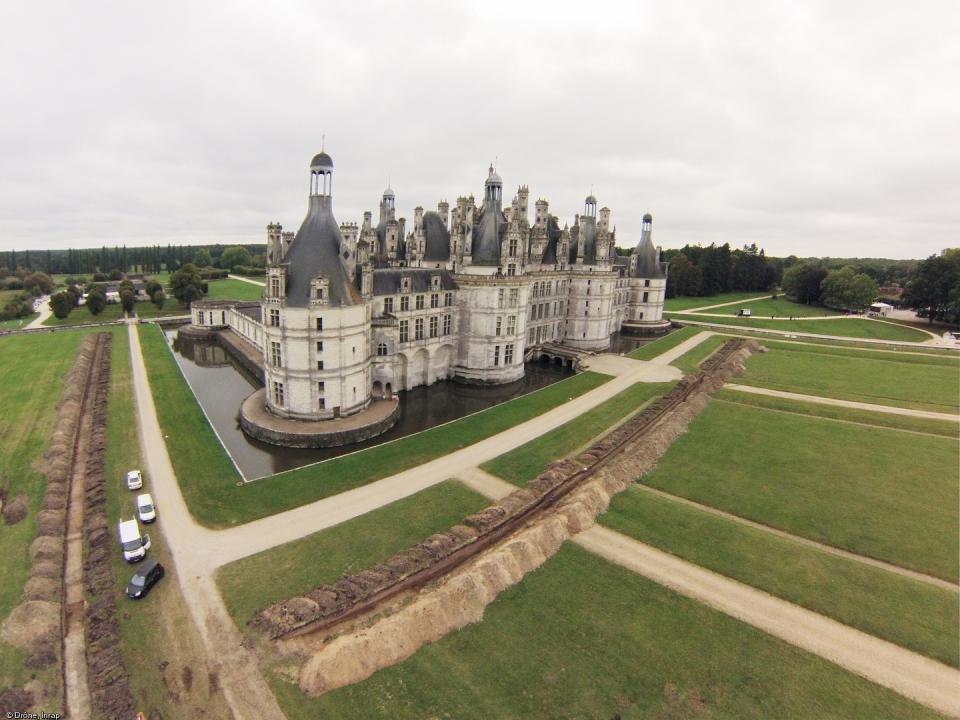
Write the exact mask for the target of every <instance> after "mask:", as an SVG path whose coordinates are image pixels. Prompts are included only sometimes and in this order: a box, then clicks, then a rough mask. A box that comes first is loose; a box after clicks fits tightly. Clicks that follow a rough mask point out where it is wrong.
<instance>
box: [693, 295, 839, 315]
mask: <svg viewBox="0 0 960 720" xmlns="http://www.w3.org/2000/svg"><path fill="white" fill-rule="evenodd" d="M747 308H749V309H750V311H751V312H752V313H753V317H755V318H758V319H760V318H770V317H781V318H789V317H833V316H837V315H843V313H841V312H837V311H836V310H830V309H829V308H825V307H823V306H822V305H804V304H803V303H798V302H794V301H793V300H790V299H788V298H787V297H785V296H783V295H780V296H778V297H777V299H776V300H774V299H773V298H770V297H766V298H764V299H762V300H755V301H754V300H751V301H750V302H745V303H740V304H739V305H727V306H726V307H723V308H717V309H716V311H713V310H711V311H710V312H718V313H721V314H726V313H729V314H730V315H736V314H737V313H738V312H739V311H740V310H741V309H747Z"/></svg>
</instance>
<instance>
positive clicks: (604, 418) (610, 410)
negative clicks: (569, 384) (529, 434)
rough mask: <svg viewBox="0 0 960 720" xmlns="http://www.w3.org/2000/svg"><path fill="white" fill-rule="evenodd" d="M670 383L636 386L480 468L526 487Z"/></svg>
mask: <svg viewBox="0 0 960 720" xmlns="http://www.w3.org/2000/svg"><path fill="white" fill-rule="evenodd" d="M671 387H673V383H637V384H636V385H632V386H631V387H628V388H627V389H626V390H624V391H623V392H620V393H617V394H616V395H614V396H613V397H612V398H610V399H609V400H607V401H606V402H604V403H602V404H600V405H598V406H597V407H595V408H593V409H592V410H589V411H587V412H585V413H584V414H583V415H581V416H580V417H578V418H577V419H576V420H571V421H570V422H568V423H566V424H565V425H561V426H560V427H558V428H556V429H554V430H551V431H550V432H548V433H546V434H545V435H541V436H540V437H538V438H537V439H536V440H531V441H530V442H528V443H526V444H524V445H521V446H520V447H518V448H516V449H514V450H511V451H510V452H508V453H504V454H503V455H500V456H499V457H495V458H494V459H493V460H490V461H489V462H486V463H484V464H483V465H481V467H482V468H483V469H484V470H486V471H487V472H489V473H492V474H494V475H497V476H499V477H501V478H503V479H504V480H507V481H509V482H512V483H514V484H515V485H520V486H526V484H527V483H528V482H530V481H531V480H533V479H534V478H535V477H537V476H538V475H539V474H540V473H542V472H543V470H544V468H546V466H547V465H549V464H550V463H551V462H553V461H554V460H559V459H560V458H562V457H566V456H567V455H571V454H573V453H576V452H577V451H579V450H581V449H583V448H584V447H586V446H589V445H590V444H591V441H592V440H593V438H595V437H596V436H598V435H600V434H601V433H604V432H606V431H607V430H609V429H611V428H613V427H614V426H616V425H619V424H620V423H621V422H622V421H623V420H625V419H626V418H627V416H629V415H633V414H634V413H636V412H638V411H639V410H640V409H642V408H643V407H644V406H646V405H647V404H648V403H649V402H650V401H652V400H653V399H655V398H657V397H659V396H661V395H664V394H666V393H667V392H669V390H670V388H671Z"/></svg>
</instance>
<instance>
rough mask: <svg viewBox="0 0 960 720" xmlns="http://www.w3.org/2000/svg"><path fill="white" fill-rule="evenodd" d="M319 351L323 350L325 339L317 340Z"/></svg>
mask: <svg viewBox="0 0 960 720" xmlns="http://www.w3.org/2000/svg"><path fill="white" fill-rule="evenodd" d="M317 352H318V353H322V352H323V340H317Z"/></svg>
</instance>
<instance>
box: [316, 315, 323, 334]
mask: <svg viewBox="0 0 960 720" xmlns="http://www.w3.org/2000/svg"><path fill="white" fill-rule="evenodd" d="M321 330H323V318H317V332H320V331H321Z"/></svg>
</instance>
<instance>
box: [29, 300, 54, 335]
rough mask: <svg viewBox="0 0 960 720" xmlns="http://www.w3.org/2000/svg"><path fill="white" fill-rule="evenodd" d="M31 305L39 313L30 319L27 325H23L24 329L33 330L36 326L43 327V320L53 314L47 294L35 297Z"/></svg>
mask: <svg viewBox="0 0 960 720" xmlns="http://www.w3.org/2000/svg"><path fill="white" fill-rule="evenodd" d="M33 306H34V308H36V309H37V312H39V313H40V314H39V315H38V316H37V317H35V318H34V319H33V320H31V321H30V322H29V323H28V324H27V325H25V326H24V327H23V329H24V330H34V329H36V328H40V327H43V321H44V320H46V319H47V318H48V317H50V316H51V315H53V310H51V309H50V296H49V295H44V296H43V297H40V298H37V300H36V302H35V303H34V305H33Z"/></svg>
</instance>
